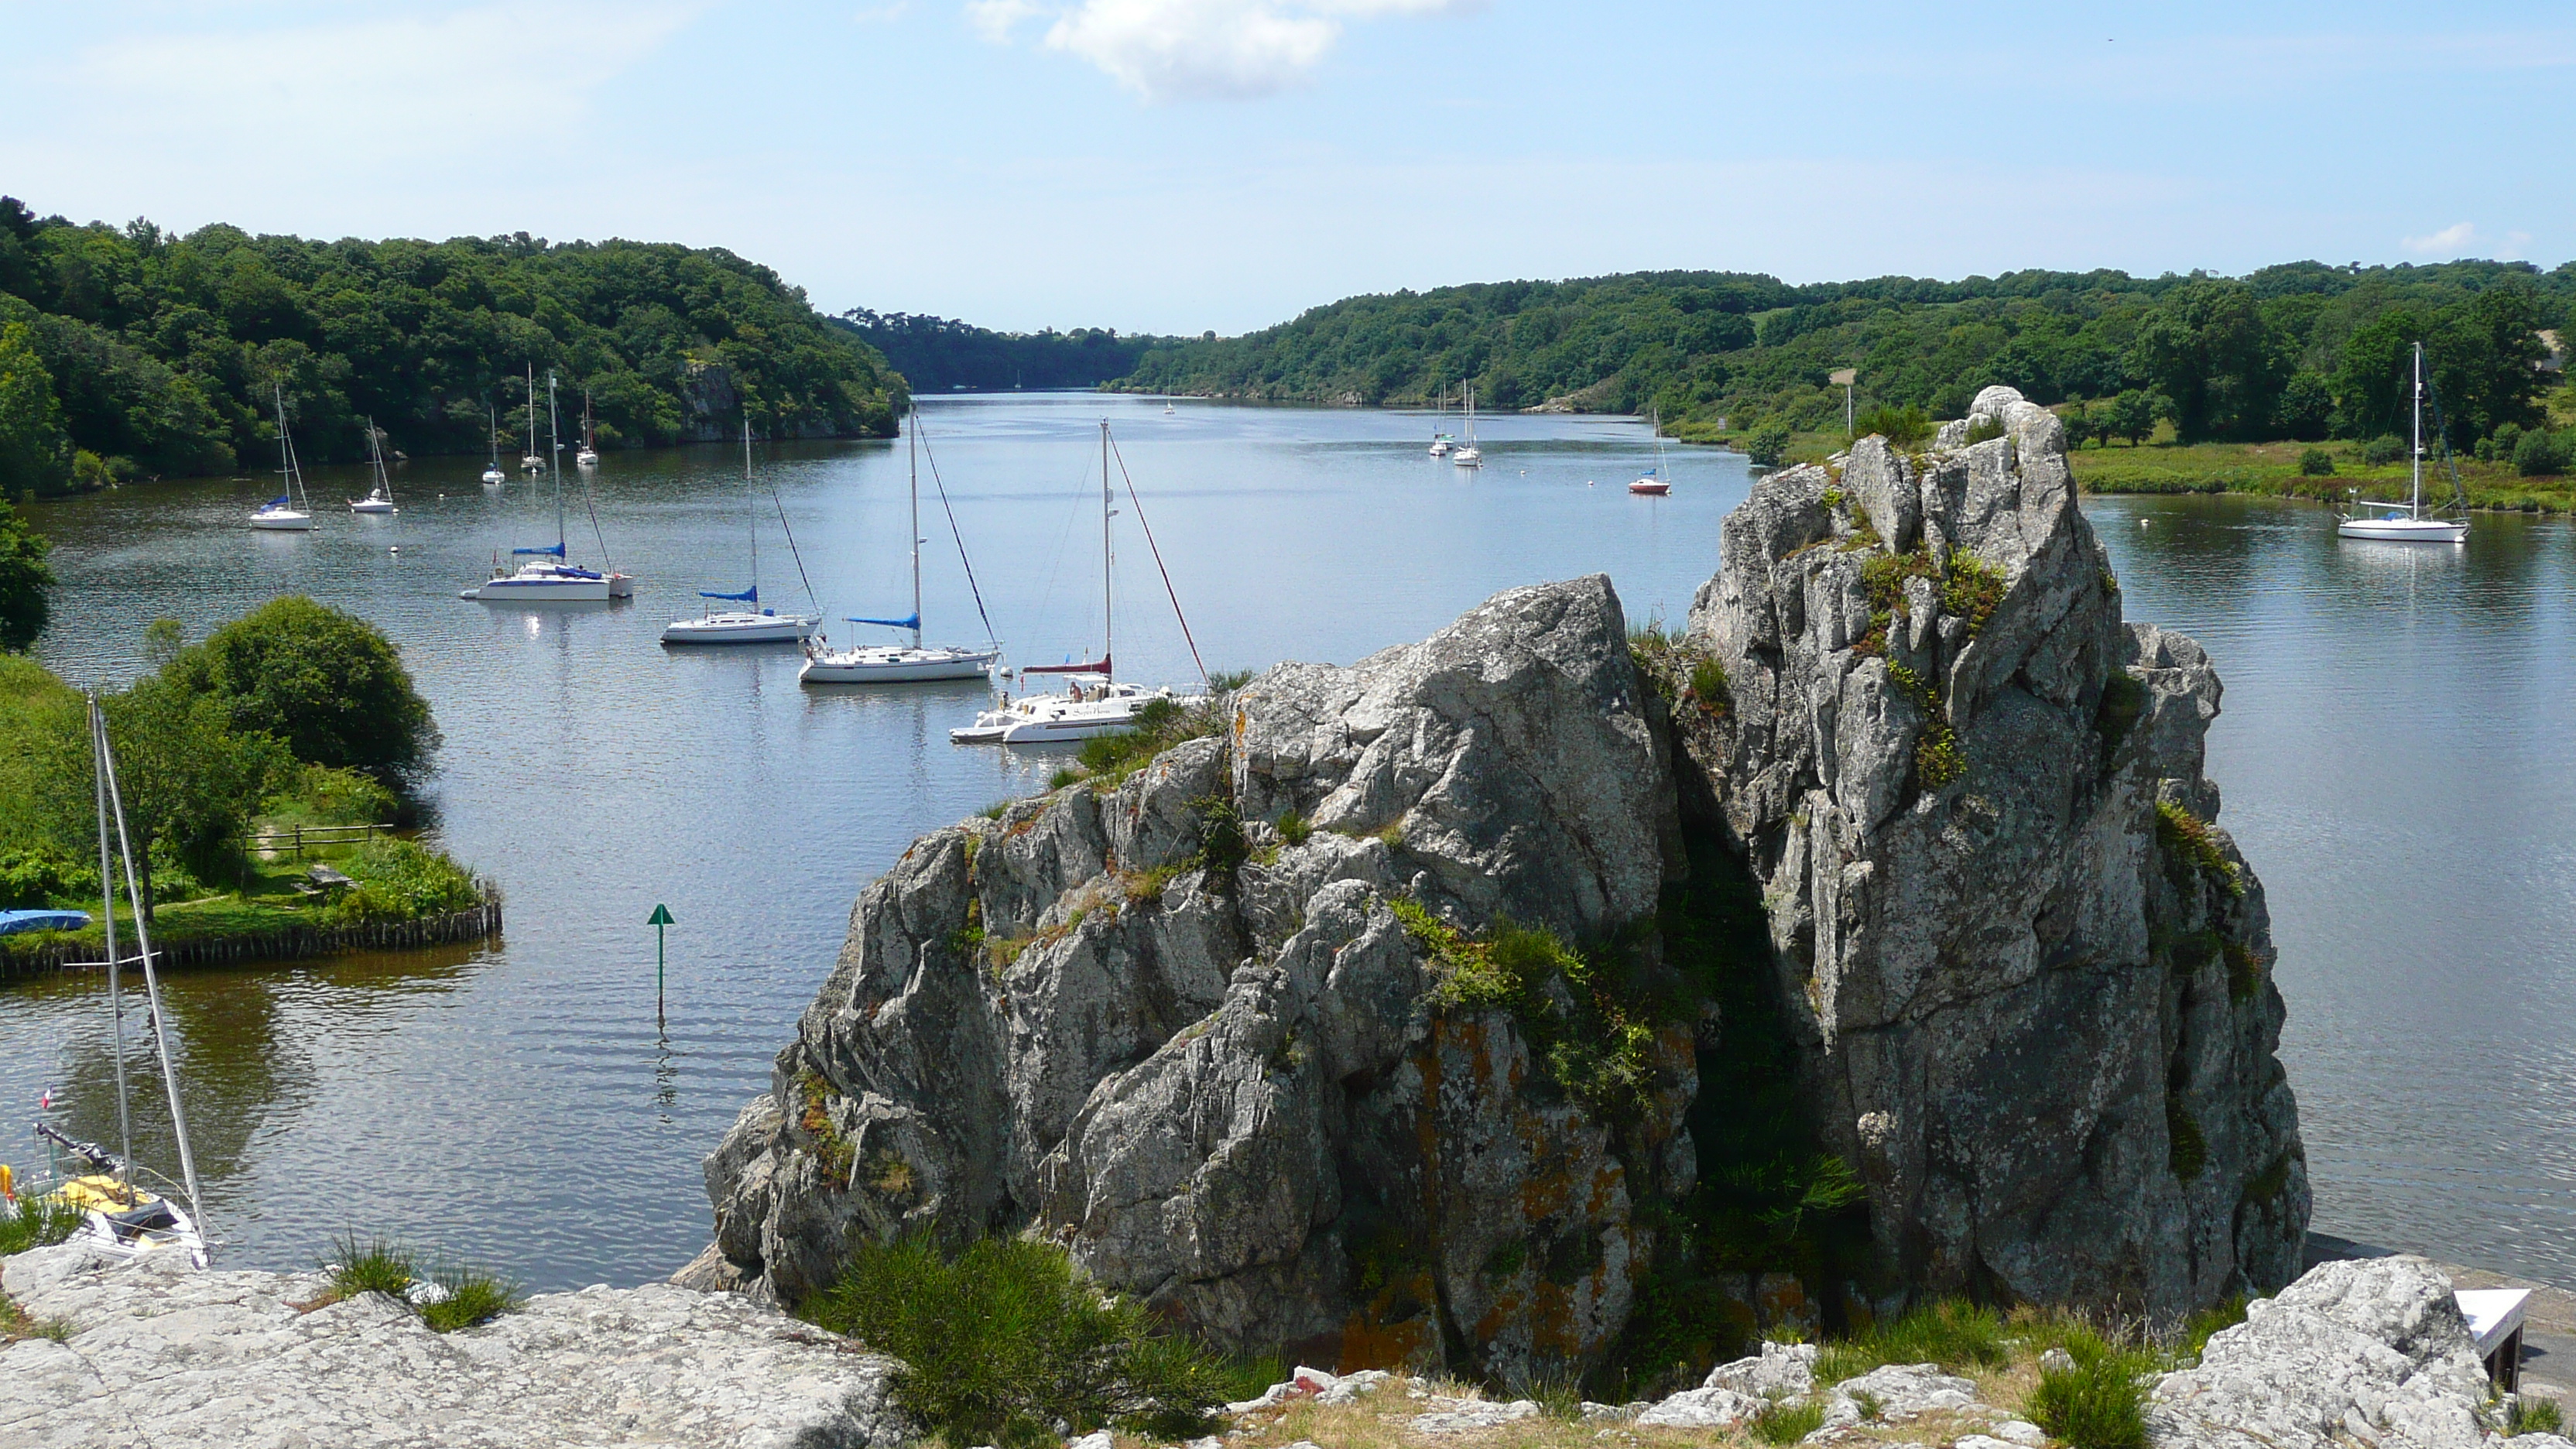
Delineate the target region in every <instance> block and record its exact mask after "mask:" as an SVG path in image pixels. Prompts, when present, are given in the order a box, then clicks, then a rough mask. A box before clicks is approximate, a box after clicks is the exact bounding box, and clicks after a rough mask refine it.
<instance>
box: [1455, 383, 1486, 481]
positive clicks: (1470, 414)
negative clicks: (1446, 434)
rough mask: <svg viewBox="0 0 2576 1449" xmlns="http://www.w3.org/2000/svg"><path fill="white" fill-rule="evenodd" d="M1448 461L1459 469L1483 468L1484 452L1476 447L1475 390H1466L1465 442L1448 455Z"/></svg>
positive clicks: (1471, 388)
mask: <svg viewBox="0 0 2576 1449" xmlns="http://www.w3.org/2000/svg"><path fill="white" fill-rule="evenodd" d="M1449 461H1450V462H1452V463H1455V464H1457V465H1458V466H1459V467H1461V468H1482V467H1484V466H1485V452H1484V450H1483V449H1482V448H1479V447H1477V446H1476V390H1475V389H1474V388H1473V387H1470V388H1468V389H1467V441H1466V442H1465V444H1463V445H1461V446H1460V447H1459V448H1458V449H1457V450H1456V451H1454V452H1452V453H1451V454H1450V455H1449Z"/></svg>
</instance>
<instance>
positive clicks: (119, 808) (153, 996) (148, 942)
mask: <svg viewBox="0 0 2576 1449" xmlns="http://www.w3.org/2000/svg"><path fill="white" fill-rule="evenodd" d="M90 708H91V710H92V711H93V715H94V718H95V720H96V723H95V725H94V726H93V728H95V729H96V730H97V731H98V764H99V773H100V774H101V775H102V776H104V777H106V780H107V803H108V805H109V806H110V808H112V809H113V810H114V811H115V814H116V853H117V855H118V856H119V857H121V858H122V860H123V862H124V865H125V898H126V900H127V902H128V903H129V905H130V906H131V908H132V910H133V912H134V949H135V953H136V955H137V956H138V957H139V958H140V959H141V960H142V962H143V998H144V1003H145V1004H146V1005H147V1006H148V1007H150V1009H151V1013H152V1040H153V1045H154V1046H155V1047H156V1048H157V1049H158V1051H159V1053H160V1057H161V1088H162V1090H163V1091H164V1092H166V1093H168V1094H169V1098H170V1131H171V1135H172V1136H174V1137H176V1138H177V1139H178V1142H179V1176H180V1178H181V1179H182V1180H183V1181H185V1182H186V1183H187V1185H188V1211H189V1213H190V1214H191V1215H192V1216H194V1217H195V1218H196V1220H197V1236H198V1238H199V1239H200V1240H203V1239H204V1238H205V1237H206V1236H207V1234H206V1209H205V1195H204V1194H203V1193H200V1192H199V1191H198V1190H197V1154H196V1151H195V1149H193V1148H191V1147H190V1146H189V1145H188V1114H187V1113H186V1112H185V1111H184V1110H182V1109H181V1107H180V1105H179V1067H178V1063H176V1062H175V1061H173V1060H171V1057H170V1016H169V1013H168V1012H166V1011H164V1010H162V1009H161V977H160V973H158V972H156V971H154V970H153V969H152V926H151V923H150V922H148V921H146V920H144V919H143V884H142V880H141V878H140V877H138V876H137V875H136V874H135V873H134V842H133V840H132V839H130V838H129V837H128V836H127V835H126V833H125V798H124V795H123V792H121V791H119V790H118V789H117V786H116V755H115V753H114V752H113V751H111V750H110V749H109V748H108V742H107V717H106V716H105V715H104V714H96V713H95V712H96V710H97V704H96V701H95V700H93V701H92V703H91V706H90ZM121 1105H122V1104H120V1106H121ZM131 1156H132V1154H130V1153H129V1154H128V1157H129V1159H130V1158H131ZM129 1196H130V1195H129Z"/></svg>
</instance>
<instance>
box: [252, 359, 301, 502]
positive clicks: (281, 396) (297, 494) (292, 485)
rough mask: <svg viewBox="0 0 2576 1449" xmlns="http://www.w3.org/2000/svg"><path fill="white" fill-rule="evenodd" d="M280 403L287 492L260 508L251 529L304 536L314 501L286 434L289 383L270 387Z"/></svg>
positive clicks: (279, 431)
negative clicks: (305, 489)
mask: <svg viewBox="0 0 2576 1449" xmlns="http://www.w3.org/2000/svg"><path fill="white" fill-rule="evenodd" d="M270 388H271V392H272V394H273V396H274V397H275V398H276V400H277V460H278V468H277V471H278V475H279V476H280V477H282V478H284V479H285V480H286V491H285V492H283V493H280V494H279V495H277V496H276V497H275V498H272V499H270V500H268V501H267V502H266V503H263V504H261V505H260V506H259V508H258V510H257V511H255V512H253V513H252V514H251V516H250V526H251V527H253V528H266V529H275V530H282V531H290V532H296V533H301V532H304V531H306V530H309V529H311V528H312V527H313V500H312V498H311V496H310V495H308V494H306V493H305V491H304V467H303V465H302V464H301V463H300V462H298V461H297V460H296V457H295V439H294V438H293V437H292V436H290V435H289V434H288V433H287V431H286V384H284V383H282V382H280V383H272V384H270Z"/></svg>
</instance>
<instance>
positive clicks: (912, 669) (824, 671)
mask: <svg viewBox="0 0 2576 1449" xmlns="http://www.w3.org/2000/svg"><path fill="white" fill-rule="evenodd" d="M906 422H907V424H908V426H907V427H905V429H904V437H905V439H906V443H907V458H908V465H907V469H906V471H907V473H908V475H909V487H910V490H911V495H912V515H911V517H912V532H911V535H910V537H911V539H912V614H911V616H910V617H908V618H902V619H857V618H853V619H850V620H848V621H847V622H849V623H852V624H868V625H873V626H875V627H877V628H882V629H909V630H911V631H912V643H911V644H910V645H909V646H899V645H893V644H877V645H861V646H859V647H856V648H851V649H821V648H811V647H809V649H808V651H807V655H806V659H805V667H804V668H803V669H800V670H798V671H797V673H796V678H797V681H798V682H799V683H803V684H908V683H914V682H919V681H929V680H939V679H981V678H984V677H985V676H987V675H989V674H990V673H992V669H993V661H994V660H996V659H998V658H1000V657H1001V653H1002V647H1001V645H1000V644H999V643H997V642H994V641H992V640H991V639H989V638H988V639H987V640H986V641H985V645H984V647H983V648H981V649H973V648H960V647H955V646H949V647H942V648H929V647H925V646H924V645H923V644H922V642H921V544H922V538H921V449H922V428H921V408H920V405H919V404H915V405H914V406H913V408H912V411H911V416H910V417H909V418H907V419H906ZM930 473H931V480H932V481H933V482H934V483H938V478H939V461H938V459H936V458H933V459H932V460H931V464H930ZM938 487H939V502H940V507H941V508H942V509H943V510H945V511H946V512H947V514H948V533H949V536H950V537H951V538H953V539H955V540H956V542H957V559H958V562H959V563H961V564H963V565H964V566H965V569H966V585H967V587H968V588H969V589H972V590H974V592H975V608H976V611H977V612H978V613H981V612H982V611H983V608H984V596H983V590H982V589H981V588H979V587H977V586H976V583H975V565H974V564H973V563H972V562H971V561H969V560H968V559H967V557H966V536H965V535H964V534H963V533H961V532H959V531H958V528H957V512H956V510H955V509H953V508H949V507H948V486H947V485H946V484H945V483H938ZM992 627H993V626H992V620H990V619H989V618H988V619H986V620H985V621H984V629H985V633H986V634H987V635H990V634H991V632H992Z"/></svg>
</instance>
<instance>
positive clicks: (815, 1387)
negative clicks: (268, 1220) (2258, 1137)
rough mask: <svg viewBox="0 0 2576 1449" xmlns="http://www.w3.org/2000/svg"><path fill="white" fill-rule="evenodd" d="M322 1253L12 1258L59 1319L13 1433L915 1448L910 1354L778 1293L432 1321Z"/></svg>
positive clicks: (143, 1445) (25, 1389)
mask: <svg viewBox="0 0 2576 1449" xmlns="http://www.w3.org/2000/svg"><path fill="white" fill-rule="evenodd" d="M326 1286H328V1285H327V1281H326V1280H325V1279H324V1278H323V1277H322V1275H320V1274H318V1273H257V1272H219V1273H205V1272H196V1271H192V1270H191V1269H190V1268H189V1267H188V1265H187V1263H186V1261H185V1260H184V1259H182V1258H180V1257H179V1255H177V1254H175V1253H160V1254H155V1255H152V1256H150V1257H146V1258H143V1259H140V1260H122V1261H120V1260H115V1259H109V1258H106V1257H104V1256H103V1255H97V1254H94V1253H93V1252H91V1250H89V1249H87V1248H84V1247H81V1246H78V1245H76V1244H75V1245H66V1246H63V1247H58V1248H40V1249H38V1250H36V1251H34V1252H30V1253H21V1254H19V1255H18V1256H16V1257H13V1258H7V1259H0V1291H5V1292H6V1293H7V1294H8V1295H9V1296H10V1297H12V1298H14V1299H16V1300H17V1303H18V1306H19V1307H20V1308H21V1309H22V1310H23V1311H24V1312H25V1313H27V1314H28V1315H29V1316H30V1317H32V1318H35V1319H37V1320H39V1321H41V1322H47V1323H51V1324H55V1325H57V1326H58V1327H57V1331H58V1332H59V1333H60V1334H61V1337H60V1339H59V1340H57V1339H55V1338H51V1337H35V1338H28V1339H24V1340H22V1341H20V1342H17V1343H8V1342H5V1341H0V1444H5V1445H13V1446H14V1445H43V1446H45V1449H147V1446H149V1449H251V1446H261V1449H266V1446H277V1449H285V1446H299V1445H314V1444H333V1445H342V1444H345V1445H381V1446H388V1449H390V1446H396V1445H404V1446H410V1445H417V1446H421V1449H432V1446H435V1449H519V1446H523V1445H549V1444H690V1445H702V1446H708V1449H716V1446H723V1449H903V1446H906V1445H909V1444H911V1443H913V1442H914V1441H915V1439H916V1438H917V1437H918V1430H916V1429H915V1428H914V1426H913V1425H911V1424H910V1423H909V1422H908V1421H906V1420H905V1419H904V1418H903V1416H902V1415H901V1414H899V1413H897V1412H896V1411H895V1410H894V1409H893V1407H892V1405H891V1402H890V1399H889V1395H888V1391H887V1379H888V1375H889V1374H890V1373H891V1372H892V1371H893V1370H894V1368H895V1363H894V1361H893V1360H891V1359H887V1358H883V1357H880V1356H878V1355H875V1354H870V1353H865V1352H862V1351H861V1350H860V1349H859V1347H858V1345H856V1344H853V1343H851V1342H849V1341H848V1340H846V1339H842V1338H839V1337H837V1336H835V1335H833V1334H828V1333H823V1332H821V1331H819V1330H817V1329H814V1328H812V1327H810V1326H808V1325H806V1324H803V1323H799V1322H797V1321H796V1320H795V1319H792V1318H789V1317H787V1316H786V1315H784V1314H781V1313H778V1312H775V1311H773V1310H770V1309H765V1308H761V1307H758V1306H756V1305H754V1304H750V1303H746V1302H744V1301H743V1300H742V1299H740V1298H737V1297H731V1296H728V1295H723V1294H707V1293H694V1292H691V1291H689V1290H688V1289H685V1288H675V1287H671V1286H669V1285H667V1284H652V1285H648V1286H646V1287H642V1288H627V1289H610V1288H586V1289H583V1290H582V1291H581V1292H578V1293H548V1294H543V1295H540V1296H538V1297H535V1298H531V1299H529V1300H528V1302H527V1304H526V1306H525V1307H524V1309H522V1311H520V1312H517V1313H512V1314H508V1315H506V1316H504V1317H502V1318H499V1319H496V1320H494V1321H493V1322H491V1323H487V1324H485V1325H483V1326H481V1327H479V1328H470V1329H466V1330H463V1331H461V1332H457V1333H450V1334H439V1333H433V1332H431V1331H430V1330H429V1329H428V1328H427V1327H425V1326H424V1325H423V1324H422V1323H421V1320H420V1315H418V1314H417V1313H414V1312H412V1311H411V1310H410V1309H409V1308H406V1307H404V1306H403V1305H402V1304H400V1303H397V1302H395V1301H394V1300H393V1299H391V1298H388V1297H386V1296H385V1295H384V1294H381V1293H363V1294H360V1295H359V1296H357V1297H355V1298H352V1299H349V1300H347V1301H345V1302H340V1303H333V1304H330V1305H329V1306H327V1307H308V1305H312V1304H315V1303H317V1302H318V1301H319V1300H320V1299H321V1298H322V1297H323V1290H324V1289H325V1287H326Z"/></svg>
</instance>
